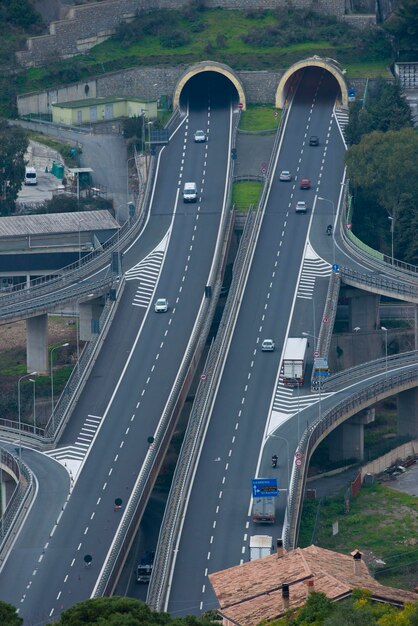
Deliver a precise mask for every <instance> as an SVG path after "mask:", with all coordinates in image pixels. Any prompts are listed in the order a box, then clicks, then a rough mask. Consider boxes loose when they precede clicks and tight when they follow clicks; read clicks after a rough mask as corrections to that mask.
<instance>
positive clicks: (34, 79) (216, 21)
mask: <svg viewBox="0 0 418 626" xmlns="http://www.w3.org/2000/svg"><path fill="white" fill-rule="evenodd" d="M16 1H17V0H16ZM199 7H200V5H198V4H193V5H191V6H189V7H188V8H187V9H184V10H183V11H168V10H160V11H151V12H149V13H147V14H143V15H142V16H140V17H138V18H137V19H136V20H134V21H133V22H132V23H130V24H122V25H121V26H120V28H119V31H118V33H117V34H116V35H115V36H114V37H112V38H111V39H109V40H108V41H106V42H104V43H103V44H100V45H98V46H96V47H95V48H93V49H92V50H91V51H90V52H89V53H88V54H85V55H80V56H78V57H75V58H72V59H68V60H66V61H59V62H57V63H53V64H50V65H48V66H46V67H42V68H33V69H30V70H28V71H22V72H20V73H18V74H17V75H14V76H13V77H10V78H11V81H9V83H10V84H9V86H8V90H7V91H9V92H10V91H11V90H14V91H15V92H18V93H23V92H27V91H32V90H36V89H44V88H45V87H51V86H56V85H61V84H68V83H71V82H76V81H79V80H84V79H86V78H88V77H89V76H94V75H97V74H102V73H105V72H109V71H113V70H118V69H123V68H127V67H132V66H136V65H152V66H173V65H176V66H187V65H189V64H192V63H196V62H198V61H202V60H204V59H211V60H213V61H219V62H223V63H226V64H228V65H231V67H233V68H234V69H236V70H268V69H284V68H287V67H289V66H290V65H291V64H292V63H294V62H295V61H297V60H300V59H301V58H304V57H308V56H311V55H313V54H317V55H320V56H328V57H333V58H335V59H337V60H338V61H340V63H342V64H343V66H344V67H345V68H346V69H347V74H348V76H350V75H351V76H364V75H366V76H369V77H372V76H376V75H385V74H386V75H387V73H388V71H387V66H388V65H389V63H390V46H389V41H388V39H387V38H386V36H385V35H384V34H383V32H382V31H380V30H378V29H374V30H372V31H367V32H364V31H363V32H360V31H358V30H356V29H354V28H353V27H351V26H349V25H348V24H346V23H344V22H340V21H338V20H337V19H336V18H333V17H328V16H320V15H318V14H315V13H312V12H309V11H297V10H294V9H287V10H283V9H282V10H277V11H267V10H265V11H264V10H259V11H227V10H224V9H204V8H199ZM0 98H1V100H0V107H1V108H2V109H3V111H5V107H6V106H7V101H6V102H5V100H4V94H3V95H1V93H0ZM9 100H10V98H9ZM8 112H9V114H10V107H9V110H8Z"/></svg>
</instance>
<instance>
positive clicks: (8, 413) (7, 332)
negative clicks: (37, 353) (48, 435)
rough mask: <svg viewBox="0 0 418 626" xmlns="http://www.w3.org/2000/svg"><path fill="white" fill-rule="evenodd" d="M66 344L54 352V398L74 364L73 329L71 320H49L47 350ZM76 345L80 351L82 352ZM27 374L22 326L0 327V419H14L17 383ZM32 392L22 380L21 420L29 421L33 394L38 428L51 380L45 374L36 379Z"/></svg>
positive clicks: (46, 412) (46, 406)
mask: <svg viewBox="0 0 418 626" xmlns="http://www.w3.org/2000/svg"><path fill="white" fill-rule="evenodd" d="M63 343H68V344H69V346H68V347H65V348H63V349H60V350H56V351H55V352H54V396H57V397H58V396H59V394H60V392H61V391H62V389H63V388H64V386H65V383H66V380H67V379H68V376H69V375H70V374H71V370H72V368H73V367H74V364H75V363H76V360H77V326H76V323H75V319H74V318H73V317H58V316H49V318H48V347H49V348H51V347H53V346H59V345H60V344H63ZM82 345H83V344H81V343H80V349H81V348H82ZM26 373H27V364H26V322H25V321H19V322H14V323H12V324H4V325H0V417H1V418H2V419H4V420H13V421H15V420H16V419H17V415H18V381H19V378H21V377H22V376H24V375H25V374H26ZM35 385H36V387H35V390H34V389H33V387H32V383H31V382H30V380H29V377H25V378H24V379H22V381H21V384H20V392H21V398H20V400H21V403H20V404H21V406H20V408H21V417H22V420H23V421H27V422H30V420H31V419H33V404H34V403H33V391H35V406H36V416H37V423H38V425H42V424H43V423H44V422H45V421H46V420H47V419H48V416H49V413H50V404H51V379H50V376H49V373H47V374H39V375H38V376H36V382H35Z"/></svg>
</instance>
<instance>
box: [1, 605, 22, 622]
mask: <svg viewBox="0 0 418 626" xmlns="http://www.w3.org/2000/svg"><path fill="white" fill-rule="evenodd" d="M0 624H1V625H2V626H20V625H21V624H23V619H22V618H21V617H19V615H18V614H17V610H16V608H15V607H14V606H12V605H11V604H7V602H2V601H1V600H0Z"/></svg>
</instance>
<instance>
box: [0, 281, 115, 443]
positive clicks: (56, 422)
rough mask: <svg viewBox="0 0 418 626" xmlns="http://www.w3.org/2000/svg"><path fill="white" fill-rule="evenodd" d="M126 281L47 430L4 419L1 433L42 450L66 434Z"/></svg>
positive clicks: (0, 421) (108, 307)
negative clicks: (62, 434)
mask: <svg viewBox="0 0 418 626" xmlns="http://www.w3.org/2000/svg"><path fill="white" fill-rule="evenodd" d="M124 287H125V281H124V279H122V280H121V281H120V282H118V283H117V289H116V299H115V301H113V300H110V299H108V300H107V301H106V303H105V306H104V308H103V311H102V313H101V315H100V318H99V329H98V330H99V332H98V333H97V334H94V335H93V336H92V338H91V339H90V341H88V343H86V345H85V347H84V350H83V352H82V353H81V355H80V359H79V361H78V362H77V363H76V365H75V366H74V369H73V371H72V373H71V376H70V378H69V379H68V381H67V383H66V385H65V387H64V389H63V391H62V393H61V395H60V397H59V399H58V401H57V403H56V405H55V407H54V414H53V416H52V415H51V417H50V418H49V421H48V422H47V424H46V426H45V428H42V427H39V426H38V427H37V428H36V430H35V432H34V428H33V426H32V425H31V424H25V423H22V422H21V423H20V424H19V423H18V422H16V421H13V420H5V419H3V418H0V431H1V433H2V436H3V437H4V438H6V439H9V438H11V437H12V438H13V439H14V438H15V436H16V434H17V435H18V436H20V437H22V435H24V438H25V441H26V443H32V444H36V445H37V446H41V447H51V446H52V445H53V443H54V442H55V441H56V439H57V438H58V434H59V433H60V432H62V430H63V428H64V426H65V424H66V423H67V422H68V420H69V418H70V416H71V413H72V410H73V408H74V405H75V403H76V401H77V400H78V398H79V397H80V394H81V392H82V390H83V389H84V386H85V384H86V382H87V378H88V375H89V374H90V371H91V369H92V367H93V365H94V363H95V361H96V360H97V357H98V354H99V351H100V348H101V347H102V345H103V342H104V340H105V337H106V335H107V332H108V330H109V327H110V322H111V320H112V319H113V317H114V315H115V312H116V309H117V307H118V304H119V302H120V298H121V295H122V293H123V289H124Z"/></svg>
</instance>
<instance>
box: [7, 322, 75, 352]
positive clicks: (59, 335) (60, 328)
mask: <svg viewBox="0 0 418 626" xmlns="http://www.w3.org/2000/svg"><path fill="white" fill-rule="evenodd" d="M67 341H68V342H71V341H73V342H74V343H75V342H76V341H77V338H76V326H75V320H74V318H72V317H57V316H50V317H49V318H48V345H49V346H51V345H54V344H56V343H61V342H62V343H65V342H67ZM22 348H23V349H24V351H25V353H26V322H25V321H19V322H13V324H4V325H1V326H0V358H1V356H2V353H3V352H10V351H13V350H19V352H20V351H21V349H22Z"/></svg>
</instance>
